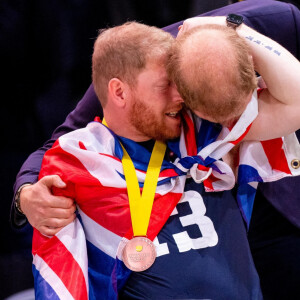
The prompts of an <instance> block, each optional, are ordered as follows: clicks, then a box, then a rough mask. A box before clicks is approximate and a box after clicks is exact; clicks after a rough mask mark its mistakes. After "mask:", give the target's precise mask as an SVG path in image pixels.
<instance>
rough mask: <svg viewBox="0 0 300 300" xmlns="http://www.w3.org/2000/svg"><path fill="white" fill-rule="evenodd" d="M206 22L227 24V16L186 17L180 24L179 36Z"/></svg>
mask: <svg viewBox="0 0 300 300" xmlns="http://www.w3.org/2000/svg"><path fill="white" fill-rule="evenodd" d="M205 24H218V25H223V26H225V25H226V17H224V16H221V17H195V18H190V19H186V20H185V21H184V22H183V24H182V25H181V26H179V28H178V29H179V32H178V35H177V36H180V35H181V34H183V33H185V32H187V31H189V30H191V29H192V28H194V27H197V26H199V25H205Z"/></svg>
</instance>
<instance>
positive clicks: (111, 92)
mask: <svg viewBox="0 0 300 300" xmlns="http://www.w3.org/2000/svg"><path fill="white" fill-rule="evenodd" d="M126 91H127V84H126V83H124V82H123V81H122V80H120V79H118V78H112V79H111V80H110V81H109V83H108V96H109V99H111V101H113V102H114V104H115V105H117V106H120V107H123V106H125V104H126V99H127V98H126V95H127V92H126Z"/></svg>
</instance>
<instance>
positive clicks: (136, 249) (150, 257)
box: [122, 236, 156, 272]
mask: <svg viewBox="0 0 300 300" xmlns="http://www.w3.org/2000/svg"><path fill="white" fill-rule="evenodd" d="M122 259H123V262H124V264H125V265H126V267H127V268H128V269H130V270H132V271H135V272H141V271H145V270H147V269H148V268H150V267H151V266H152V265H153V263H154V261H155V259H156V249H155V246H154V244H153V243H152V242H151V241H150V240H149V239H148V238H146V237H142V236H138V237H134V238H132V239H131V240H129V241H128V242H127V244H126V246H125V247H124V249H123V253H122Z"/></svg>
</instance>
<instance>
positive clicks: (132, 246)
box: [102, 120, 166, 272]
mask: <svg viewBox="0 0 300 300" xmlns="http://www.w3.org/2000/svg"><path fill="white" fill-rule="evenodd" d="M102 123H103V124H104V125H105V126H107V123H106V122H105V120H103V122H102ZM121 146H122V149H123V157H122V165H123V170H124V176H125V180H126V184H127V193H128V201H129V210H130V216H131V223H132V229H133V236H134V237H133V238H132V239H131V240H129V241H128V242H127V243H126V245H125V246H124V248H123V250H122V260H123V262H124V264H125V265H126V267H127V268H128V269H130V270H132V271H135V272H140V271H144V270H147V269H148V268H150V267H151V266H152V264H153V263H154V261H155V259H156V249H155V246H154V244H153V243H152V241H151V240H149V239H148V238H147V237H146V235H147V231H148V226H149V221H150V216H151V211H152V206H153V202H154V197H155V191H156V187H157V182H158V177H159V173H160V169H161V165H162V162H163V159H164V156H165V152H166V144H165V143H163V142H160V141H156V142H155V144H154V148H153V150H152V153H151V157H150V161H149V164H148V167H147V172H146V177H145V181H144V188H143V191H142V195H141V192H140V187H139V181H138V178H137V175H136V171H135V167H134V165H133V162H132V160H131V158H130V156H129V154H128V153H127V151H126V149H125V148H124V146H123V145H122V144H121Z"/></svg>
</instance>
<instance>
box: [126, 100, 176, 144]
mask: <svg viewBox="0 0 300 300" xmlns="http://www.w3.org/2000/svg"><path fill="white" fill-rule="evenodd" d="M130 123H131V125H133V126H134V127H135V128H136V129H137V130H138V131H139V132H141V133H142V134H144V135H145V136H146V137H148V138H149V139H154V140H159V141H166V140H170V139H174V138H177V137H178V136H179V135H180V128H178V129H177V130H171V129H170V128H168V127H167V126H166V125H165V124H164V122H163V120H162V118H159V117H157V116H156V115H155V113H154V112H153V111H152V109H151V108H150V107H147V105H145V104H144V103H143V102H141V101H139V100H136V101H135V102H134V104H133V106H132V110H131V113H130Z"/></svg>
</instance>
